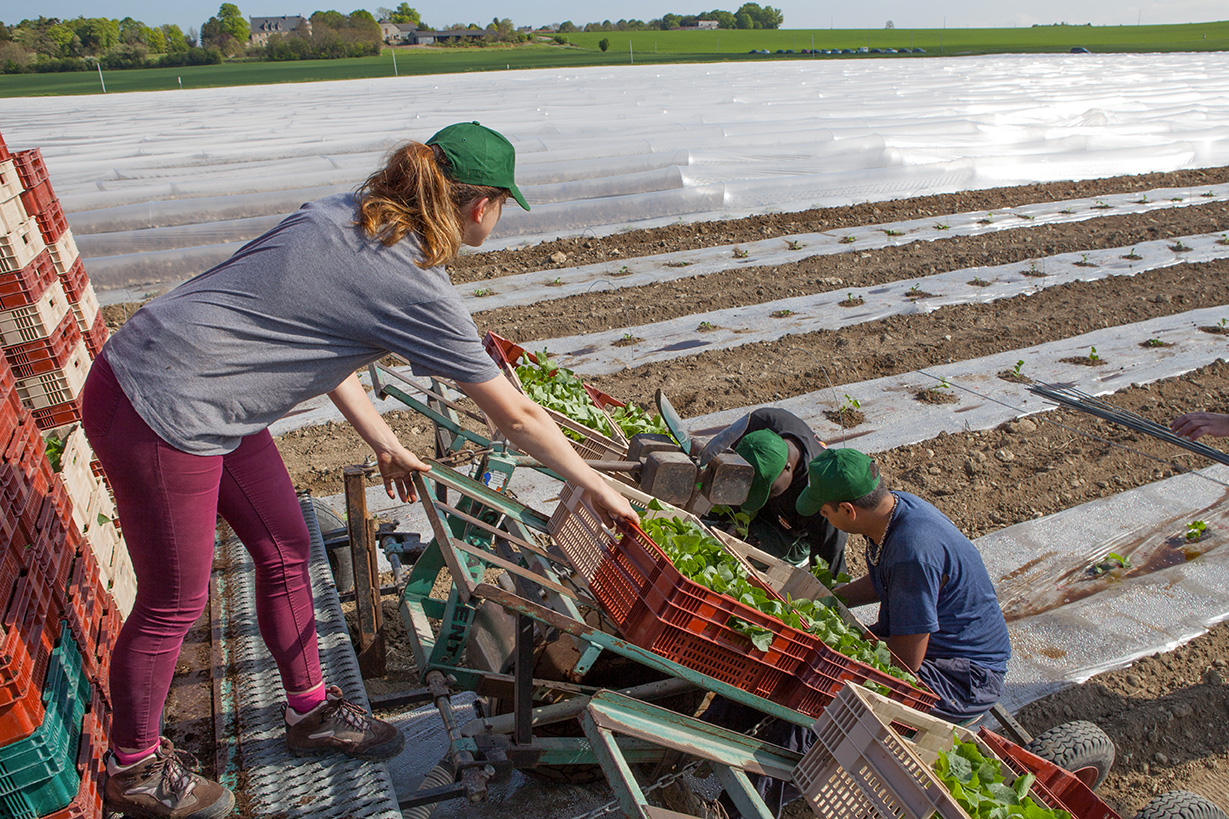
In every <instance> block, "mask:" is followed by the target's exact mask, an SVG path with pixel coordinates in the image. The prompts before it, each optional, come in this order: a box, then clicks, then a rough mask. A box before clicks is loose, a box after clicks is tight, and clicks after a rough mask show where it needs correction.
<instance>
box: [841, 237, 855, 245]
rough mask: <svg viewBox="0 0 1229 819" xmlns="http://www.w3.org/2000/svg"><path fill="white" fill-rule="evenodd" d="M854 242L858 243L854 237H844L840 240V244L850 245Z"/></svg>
mask: <svg viewBox="0 0 1229 819" xmlns="http://www.w3.org/2000/svg"><path fill="white" fill-rule="evenodd" d="M856 241H858V238H857V237H856V236H846V237H844V238H842V239H841V244H843V245H852V244H853V243H854V242H856Z"/></svg>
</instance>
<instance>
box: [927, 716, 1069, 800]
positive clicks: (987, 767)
mask: <svg viewBox="0 0 1229 819" xmlns="http://www.w3.org/2000/svg"><path fill="white" fill-rule="evenodd" d="M934 770H935V775H936V776H937V777H938V778H939V781H940V782H942V783H943V786H944V787H945V788H947V790H948V792H949V793H950V794H951V796H952V799H954V800H955V802H956V803H957V804H958V805H959V806H960V807H961V808H962V810H963V812H964V813H967V814H968V815H969V816H977V817H990V816H993V817H1003V819H1006V817H1009V816H1010V817H1027V819H1059V817H1067V816H1070V815H1071V814H1069V813H1067V812H1066V811H1063V810H1057V811H1056V810H1051V809H1050V808H1048V807H1046V806H1045V805H1044V804H1042V803H1040V802H1038V801H1037V800H1035V799H1034V798H1033V797H1032V796H1030V795H1029V792H1030V791H1031V790H1032V787H1033V783H1034V782H1036V781H1037V776H1036V775H1035V774H1031V773H1025V774H1020V775H1018V776H1017V775H1015V774H1014V773H1013V772H1012V771H1011V770H1008V771H1007V773H1008V774H1009V775H1010V776H1012V780H1011V784H1010V785H1008V784H1007V780H1006V778H1005V777H1004V776H1003V767H1002V762H1000V761H999V760H998V759H996V758H994V756H993V755H991V756H990V757H989V758H987V757H984V756H982V753H981V749H979V748H978V747H977V744H976V743H973V742H964V741H962V740H961V739H960V737H959V736H956V735H955V734H953V735H952V749H951V750H950V751H940V752H939V756H938V758H937V759H936V760H935V762H934Z"/></svg>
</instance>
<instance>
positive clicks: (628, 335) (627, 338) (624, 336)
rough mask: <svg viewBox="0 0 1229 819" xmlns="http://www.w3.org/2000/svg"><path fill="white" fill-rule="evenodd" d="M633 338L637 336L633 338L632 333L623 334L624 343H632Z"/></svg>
mask: <svg viewBox="0 0 1229 819" xmlns="http://www.w3.org/2000/svg"><path fill="white" fill-rule="evenodd" d="M633 338H635V336H633V335H632V334H631V333H624V334H623V340H624V341H631V340H632V339H633Z"/></svg>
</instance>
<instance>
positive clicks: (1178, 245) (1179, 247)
mask: <svg viewBox="0 0 1229 819" xmlns="http://www.w3.org/2000/svg"><path fill="white" fill-rule="evenodd" d="M1169 249H1170V250H1172V251H1173V252H1174V253H1183V252H1185V251H1187V250H1190V247H1189V246H1187V245H1184V244H1182V240H1181V239H1179V240H1178V241H1176V242H1174V243H1173V244H1172V245H1170V246H1169Z"/></svg>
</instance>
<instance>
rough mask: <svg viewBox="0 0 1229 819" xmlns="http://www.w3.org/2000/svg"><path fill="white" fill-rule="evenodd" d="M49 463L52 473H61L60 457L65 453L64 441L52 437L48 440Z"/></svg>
mask: <svg viewBox="0 0 1229 819" xmlns="http://www.w3.org/2000/svg"><path fill="white" fill-rule="evenodd" d="M46 451H47V462H48V463H50V464H51V471H52V472H59V471H60V469H61V467H60V456H61V455H62V454H63V453H64V440H63V439H62V438H56V437H54V436H53V437H51V438H48V439H47V444H46Z"/></svg>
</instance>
